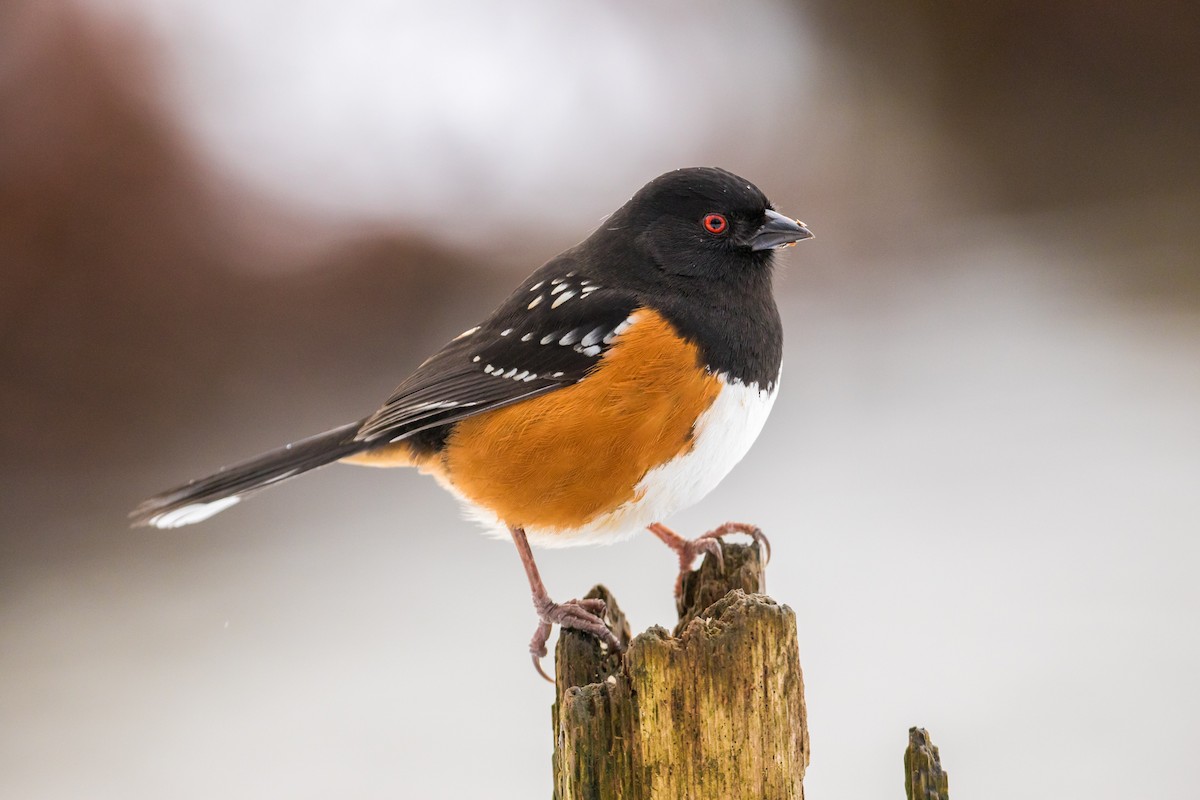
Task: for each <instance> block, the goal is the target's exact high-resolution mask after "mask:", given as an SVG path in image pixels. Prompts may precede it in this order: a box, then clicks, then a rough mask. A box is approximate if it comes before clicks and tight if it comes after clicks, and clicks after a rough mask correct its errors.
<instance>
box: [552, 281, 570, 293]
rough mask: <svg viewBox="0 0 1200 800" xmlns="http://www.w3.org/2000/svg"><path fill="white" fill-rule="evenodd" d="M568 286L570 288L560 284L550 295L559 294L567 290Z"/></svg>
mask: <svg viewBox="0 0 1200 800" xmlns="http://www.w3.org/2000/svg"><path fill="white" fill-rule="evenodd" d="M567 286H568V284H565V283H560V284H559V285H558V286H555V287H554V288H553V289H551V290H550V294H558V293H559V292H561V291H562V290H564V289H566V288H567Z"/></svg>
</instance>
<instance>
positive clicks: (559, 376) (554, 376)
mask: <svg viewBox="0 0 1200 800" xmlns="http://www.w3.org/2000/svg"><path fill="white" fill-rule="evenodd" d="M562 376H563V374H562V373H561V372H556V373H554V374H553V375H551V376H550V377H552V378H561V377H562Z"/></svg>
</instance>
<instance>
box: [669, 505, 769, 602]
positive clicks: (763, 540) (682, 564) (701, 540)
mask: <svg viewBox="0 0 1200 800" xmlns="http://www.w3.org/2000/svg"><path fill="white" fill-rule="evenodd" d="M648 527H649V529H650V532H651V533H653V534H654V535H655V536H657V537H658V538H659V539H660V540H661V541H662V542H663V544H665V545H667V547H670V548H671V549H672V550H674V551H675V552H676V554H678V556H679V576H678V577H677V578H676V579H675V597H676V598H679V597H680V596H682V594H683V576H684V575H686V574H687V573H688V572H689V571H691V569H692V563H693V562H694V561H695V560H696V556H699V555H711V556H712V557H713V558H714V559H715V560H716V562H717V567H718V568H720V570H721V571H722V572H724V571H725V556H724V553H723V552H722V550H721V544H720V539H721V537H722V536H725V535H727V534H730V533H744V534H746V535H747V536H749V537H750V538H751V539H753V540H754V542H755V544H757V545H758V547H759V549H760V551H761V552H762V554H763V564H764V565H766V564H767V563H768V562H770V560H771V542H770V541H769V540H768V539H767V537H766V535H765V534H763V532H762V528H759V527H758V526H757V525H748V524H746V523H744V522H726V523H725V524H724V525H722V526H720V527H718V528H714V529H713V530H711V531H709V532H708V533H705V534H702V535H700V536H697V537H696V538H695V539H685V538H683V537H682V536H680V535H679V534H677V533H675V532H674V531H673V530H671V529H670V528H668V527H667V526H666V525H663V524H662V523H661V522H655V523H654V524H652V525H650V526H648Z"/></svg>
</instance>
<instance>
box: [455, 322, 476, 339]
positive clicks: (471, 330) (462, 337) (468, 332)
mask: <svg viewBox="0 0 1200 800" xmlns="http://www.w3.org/2000/svg"><path fill="white" fill-rule="evenodd" d="M477 330H479V326H478V325H476V326H475V327H474V328H469V329H467V330H465V331H463V332H462V333H460V334H459V335H458V336H455V337H454V341H456V342H457V341H458V340H459V339H465V338H467V337H468V336H470V335H471V334H472V333H474V332H475V331H477Z"/></svg>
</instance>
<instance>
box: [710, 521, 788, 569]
mask: <svg viewBox="0 0 1200 800" xmlns="http://www.w3.org/2000/svg"><path fill="white" fill-rule="evenodd" d="M730 533H744V534H745V535H747V536H749V537H750V538H751V539H753V540H754V543H755V544H757V545H758V546H759V548H760V549H761V550H762V551H763V565H764V566H765V565H767V564H769V563H770V562H771V540H770V539H768V538H767V535H766V534H765V533H763V532H762V528H760V527H758V526H757V525H749V524H747V523H745V522H726V523H725V524H724V525H722V526H721V527H719V528H714V529H713V530H711V531H709V532H708V533H706V534H704V535H703V536H701V537H700V538H701V539H719V538H721V537H722V536H725V535H726V534H730Z"/></svg>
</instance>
